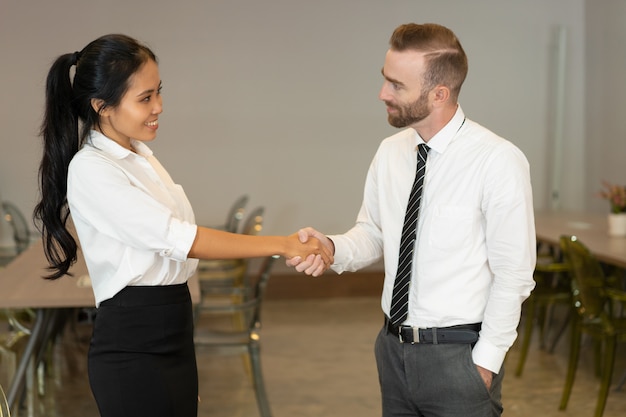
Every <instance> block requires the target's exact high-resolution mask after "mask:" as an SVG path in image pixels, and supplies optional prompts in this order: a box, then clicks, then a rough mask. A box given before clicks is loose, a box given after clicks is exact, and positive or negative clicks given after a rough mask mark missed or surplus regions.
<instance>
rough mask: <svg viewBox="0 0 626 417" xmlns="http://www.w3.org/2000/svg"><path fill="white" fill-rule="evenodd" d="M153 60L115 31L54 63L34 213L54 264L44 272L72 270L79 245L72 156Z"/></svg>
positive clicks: (53, 275)
mask: <svg viewBox="0 0 626 417" xmlns="http://www.w3.org/2000/svg"><path fill="white" fill-rule="evenodd" d="M149 60H152V61H154V62H156V61H157V59H156V56H155V55H154V53H153V52H152V51H151V50H150V49H149V48H148V47H146V46H145V45H142V44H140V43H139V42H138V41H136V40H135V39H133V38H130V37H128V36H125V35H117V34H113V35H105V36H102V37H100V38H98V39H96V40H94V41H93V42H91V43H90V44H89V45H87V46H86V47H85V48H84V49H83V50H82V51H80V52H74V53H69V54H64V55H61V56H60V57H58V58H57V59H56V61H55V62H54V63H53V64H52V67H51V68H50V71H49V73H48V78H47V80H46V104H45V114H44V119H43V122H42V124H41V136H42V137H43V157H42V159H41V164H40V166H39V194H40V195H39V197H40V199H39V202H38V203H37V205H36V206H35V210H34V213H33V218H34V220H35V224H36V225H37V228H38V230H39V231H40V232H41V234H42V237H43V245H44V252H45V254H46V258H47V259H48V263H49V264H50V265H49V267H48V269H49V270H50V271H51V273H50V275H48V276H46V277H45V278H48V279H57V278H60V277H62V276H63V275H66V274H68V271H69V269H70V267H71V266H72V264H73V263H74V262H76V253H77V248H78V246H77V243H76V240H75V238H74V236H73V235H72V233H71V232H70V231H69V230H68V225H67V221H68V218H69V215H70V212H69V207H68V205H67V172H68V167H69V164H70V161H71V160H72V157H73V156H74V155H75V154H76V152H78V150H79V149H80V148H81V147H82V145H83V144H84V142H85V140H86V138H87V136H88V134H89V131H90V130H91V129H93V128H94V127H99V125H100V113H101V112H102V111H103V110H104V109H105V108H114V107H116V106H118V105H119V103H120V101H121V99H122V97H123V96H124V94H125V93H126V91H127V90H128V87H129V79H130V77H131V76H132V75H133V74H135V73H136V72H137V71H138V70H139V69H140V68H141V67H142V65H143V64H145V63H146V62H148V61H149ZM73 66H75V71H74V72H73V73H74V77H73V80H72V74H71V69H72V67H73ZM92 99H97V100H99V102H100V103H101V104H100V107H99V108H98V111H96V110H95V109H94V107H93V106H92ZM79 122H80V123H79ZM79 126H80V127H81V130H80V133H79V131H78V129H79Z"/></svg>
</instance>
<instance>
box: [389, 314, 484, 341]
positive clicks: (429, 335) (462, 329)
mask: <svg viewBox="0 0 626 417" xmlns="http://www.w3.org/2000/svg"><path fill="white" fill-rule="evenodd" d="M385 327H386V328H387V331H388V332H389V333H391V334H393V335H394V336H398V339H400V343H411V344H416V343H428V344H433V345H436V344H439V343H470V344H471V343H476V342H477V341H478V332H480V327H481V323H475V324H461V325H458V326H450V327H429V328H426V329H420V328H417V327H410V326H394V325H393V324H391V322H390V321H389V319H388V318H387V317H385Z"/></svg>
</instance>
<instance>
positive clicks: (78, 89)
mask: <svg viewBox="0 0 626 417" xmlns="http://www.w3.org/2000/svg"><path fill="white" fill-rule="evenodd" d="M72 69H73V70H74V77H73V81H72V79H71V71H72ZM162 110H163V109H162V98H161V79H160V76H159V69H158V65H157V59H156V57H155V55H154V53H153V52H152V51H151V50H150V49H149V48H147V47H146V46H144V45H142V44H140V43H138V42H137V41H136V40H134V39H132V38H130V37H127V36H124V35H107V36H103V37H101V38H98V39H96V40H94V41H93V42H91V43H90V44H89V45H87V46H86V47H85V48H84V49H83V50H82V51H80V52H75V53H70V54H65V55H62V56H60V57H59V58H58V59H57V60H56V61H55V62H54V64H53V65H52V67H51V69H50V71H49V74H48V79H47V85H46V111H45V116H44V120H43V123H42V131H41V132H42V136H43V139H44V153H43V158H42V161H41V166H40V169H39V178H40V192H41V199H40V201H39V203H38V204H37V206H36V208H35V213H34V216H35V219H36V220H37V223H38V226H39V228H40V230H41V232H42V235H43V239H44V249H45V252H46V256H47V258H48V261H49V263H50V270H51V274H50V275H49V276H48V277H47V278H50V279H57V278H60V277H61V276H63V275H65V274H67V272H68V270H69V268H70V266H71V265H72V263H73V262H75V261H76V252H77V242H76V241H75V239H74V238H73V236H72V233H71V232H70V230H69V229H68V224H67V221H68V218H69V215H70V213H71V216H72V221H73V223H74V226H75V228H76V233H77V235H78V239H79V241H80V244H81V249H82V252H83V254H84V257H85V261H86V263H87V267H88V270H89V274H90V277H91V281H92V284H93V291H94V295H95V299H96V305H97V307H98V314H97V317H96V322H95V324H94V334H93V337H92V341H91V346H90V350H89V380H90V384H91V388H92V391H93V393H94V396H95V398H96V402H97V403H98V408H99V410H100V413H101V415H102V416H103V417H112V416H115V417H120V416H129V417H131V416H132V417H137V416H151V417H155V416H157V417H158V416H176V417H183V416H185V417H186V416H189V417H191V416H196V415H197V398H198V381H197V369H196V362H195V352H194V345H193V325H192V323H193V321H192V307H191V301H190V297H189V291H188V288H187V279H188V278H189V277H190V276H191V275H192V274H193V273H194V270H195V268H196V265H197V259H198V258H200V259H226V258H242V257H260V256H268V255H274V254H279V255H282V256H285V257H287V258H293V257H302V258H304V257H307V256H310V255H315V256H317V257H321V258H323V259H324V261H325V265H330V263H331V261H332V256H331V255H330V254H329V252H328V251H327V250H326V249H325V248H324V246H323V245H321V244H320V242H319V241H314V242H312V243H310V244H302V243H300V242H299V241H298V238H297V235H292V236H289V237H282V236H248V235H241V234H231V233H226V232H221V231H218V230H212V229H208V228H203V227H199V226H197V225H195V223H194V214H193V211H192V208H191V206H190V204H189V201H188V199H187V197H186V196H185V193H184V191H183V189H182V188H181V187H180V186H179V185H177V184H175V183H174V182H173V181H172V179H171V178H170V176H169V175H168V173H167V171H166V170H165V169H164V168H163V167H162V166H161V165H160V164H159V162H158V161H157V160H156V158H155V157H154V156H153V155H152V152H151V151H150V149H149V148H148V146H147V145H146V144H145V143H144V142H148V141H151V140H153V139H154V138H155V137H156V134H157V129H158V126H159V115H160V113H161V112H162ZM79 126H80V127H81V129H80V133H79Z"/></svg>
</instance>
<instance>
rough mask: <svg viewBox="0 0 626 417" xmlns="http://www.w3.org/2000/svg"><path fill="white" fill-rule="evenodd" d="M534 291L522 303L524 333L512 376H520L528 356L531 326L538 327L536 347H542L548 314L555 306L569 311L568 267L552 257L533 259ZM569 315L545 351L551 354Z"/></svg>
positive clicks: (570, 296)
mask: <svg viewBox="0 0 626 417" xmlns="http://www.w3.org/2000/svg"><path fill="white" fill-rule="evenodd" d="M533 278H534V280H535V289H534V290H533V292H532V293H531V294H530V296H529V297H528V298H527V299H526V302H525V303H524V333H523V336H522V338H521V349H520V356H519V360H518V363H517V368H516V369H515V375H516V376H518V377H519V376H521V375H522V372H523V371H524V364H525V363H526V357H527V356H528V349H529V347H530V342H531V339H532V334H533V330H534V326H535V324H537V325H538V326H539V338H540V339H539V340H540V348H541V349H544V348H545V343H546V342H545V340H546V337H545V335H546V323H548V322H549V321H550V318H551V314H550V313H551V312H552V309H553V307H555V306H556V305H564V306H567V307H568V309H571V305H572V303H571V300H572V293H571V285H570V281H571V278H570V276H569V266H568V265H567V264H566V263H564V262H560V261H559V260H558V259H557V258H555V257H554V256H552V255H550V256H541V257H539V258H538V259H537V264H536V265H535V271H534V274H533ZM570 315H571V314H570V312H568V315H567V317H566V319H565V321H564V323H563V324H562V326H561V327H560V329H559V330H558V331H557V334H556V335H555V337H554V341H553V342H552V346H551V347H550V349H549V351H550V352H552V351H554V348H555V345H556V343H557V341H558V340H559V338H560V336H561V333H562V332H563V330H564V329H565V326H566V325H567V323H568V318H569V316H570Z"/></svg>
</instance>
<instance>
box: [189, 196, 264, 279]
mask: <svg viewBox="0 0 626 417" xmlns="http://www.w3.org/2000/svg"><path fill="white" fill-rule="evenodd" d="M264 212H265V207H263V206H259V207H257V208H255V209H254V210H252V211H251V212H250V214H249V215H248V218H247V219H246V222H245V223H244V225H243V228H242V230H241V233H242V234H245V235H258V234H260V233H261V230H263V214H264ZM246 266H247V261H246V260H245V259H211V260H201V261H200V262H199V263H198V280H199V282H200V290H201V291H202V289H203V288H206V287H207V286H215V285H227V286H230V285H233V284H234V283H237V282H239V283H241V282H242V280H243V278H244V277H245V273H246Z"/></svg>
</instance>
